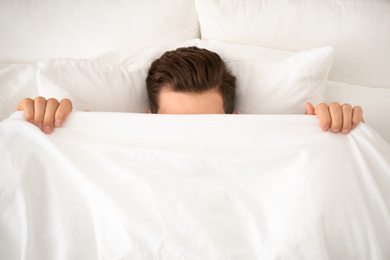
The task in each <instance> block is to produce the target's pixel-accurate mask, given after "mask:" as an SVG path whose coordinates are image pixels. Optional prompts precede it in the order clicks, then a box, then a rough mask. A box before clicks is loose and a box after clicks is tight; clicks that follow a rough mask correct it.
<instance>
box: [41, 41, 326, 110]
mask: <svg viewBox="0 0 390 260" xmlns="http://www.w3.org/2000/svg"><path fill="white" fill-rule="evenodd" d="M192 45H195V46H198V47H201V48H206V49H209V50H211V51H215V52H217V53H218V54H220V56H221V58H222V59H223V60H224V61H225V63H226V65H227V67H228V68H229V70H231V72H232V74H233V75H235V76H236V77H237V92H236V93H237V94H236V109H237V111H238V112H240V113H269V114H281V113H288V114H294V113H299V114H301V113H304V109H305V102H307V101H310V102H312V103H313V104H319V103H321V102H324V101H325V88H326V82H327V76H328V73H329V70H330V67H331V64H332V55H333V50H332V48H331V47H322V48H316V49H311V50H306V51H302V52H299V53H292V52H285V51H279V50H273V49H268V48H262V47H257V46H245V45H235V44H226V43H222V42H218V41H202V40H196V39H195V40H191V41H187V42H184V43H182V44H168V45H161V46H159V47H154V48H151V49H145V50H143V51H137V52H135V51H130V52H127V53H123V52H114V53H108V54H106V55H102V56H100V57H99V58H97V59H94V60H72V59H65V60H64V59H55V60H50V61H42V62H39V63H38V68H39V73H38V77H37V84H38V88H39V94H40V95H42V96H44V97H47V98H50V97H55V98H57V99H62V98H69V99H70V100H72V102H73V105H74V108H75V109H76V110H85V109H87V110H94V111H112V112H146V110H147V109H148V106H149V104H148V99H147V92H146V83H145V79H146V76H147V71H148V69H149V67H150V64H151V63H152V61H153V60H155V59H156V58H158V57H160V56H161V55H162V54H163V53H164V52H165V51H167V50H172V49H176V48H177V47H180V46H192ZM275 104H277V105H275Z"/></svg>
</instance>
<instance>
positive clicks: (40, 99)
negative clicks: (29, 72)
mask: <svg viewBox="0 0 390 260" xmlns="http://www.w3.org/2000/svg"><path fill="white" fill-rule="evenodd" d="M34 103H36V104H40V103H46V99H45V98H44V97H36V98H35V99H34Z"/></svg>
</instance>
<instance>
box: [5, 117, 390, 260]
mask: <svg viewBox="0 0 390 260" xmlns="http://www.w3.org/2000/svg"><path fill="white" fill-rule="evenodd" d="M0 157H1V158H2V159H1V163H0V179H1V182H0V241H2V243H0V259H179V258H184V259H287V258H288V259H388V258H389V257H390V248H389V247H388V241H390V210H389V209H390V147H389V145H387V144H386V142H384V141H383V139H382V137H381V136H380V135H378V134H377V133H376V132H375V131H374V130H373V129H372V128H371V127H370V126H368V125H366V124H361V125H359V126H358V127H357V128H356V129H354V130H353V131H352V132H351V134H350V135H348V136H343V135H340V134H332V133H330V132H323V131H322V130H321V129H320V128H319V126H318V120H317V118H316V117H315V116H303V115H302V116H294V115H289V116H275V115H274V116H267V115H152V114H125V113H97V112H95V113H94V112H90V113H87V112H72V114H71V115H70V116H69V118H68V121H67V122H66V124H65V125H64V126H63V127H62V128H59V129H56V130H55V132H54V133H53V134H51V135H45V134H43V133H42V132H41V131H40V130H39V129H37V128H36V127H35V126H33V125H32V124H30V123H27V122H25V121H24V118H23V114H22V113H21V112H16V113H14V114H13V115H12V117H11V118H10V119H6V120H4V121H3V122H1V123H0Z"/></svg>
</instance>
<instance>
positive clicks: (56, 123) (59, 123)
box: [54, 120, 62, 127]
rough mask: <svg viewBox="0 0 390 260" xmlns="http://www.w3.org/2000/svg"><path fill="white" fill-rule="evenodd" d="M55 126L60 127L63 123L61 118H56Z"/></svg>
mask: <svg viewBox="0 0 390 260" xmlns="http://www.w3.org/2000/svg"><path fill="white" fill-rule="evenodd" d="M54 125H55V127H60V126H61V125H62V122H61V121H60V120H56V121H55V122H54Z"/></svg>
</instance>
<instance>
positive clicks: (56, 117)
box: [16, 97, 73, 134]
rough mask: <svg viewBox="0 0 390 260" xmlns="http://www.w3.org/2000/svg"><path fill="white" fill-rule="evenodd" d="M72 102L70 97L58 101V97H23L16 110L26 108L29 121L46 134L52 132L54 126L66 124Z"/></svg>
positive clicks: (25, 112) (25, 113)
mask: <svg viewBox="0 0 390 260" xmlns="http://www.w3.org/2000/svg"><path fill="white" fill-rule="evenodd" d="M72 108H73V106H72V102H71V101H70V100H69V99H66V98H65V99H63V100H61V102H58V100H57V99H54V98H49V99H48V100H46V99H45V98H43V97H37V98H35V99H34V100H32V99H31V98H25V99H23V100H22V101H21V102H20V103H19V105H18V106H17V108H16V111H21V110H24V115H25V117H26V120H27V121H28V122H31V123H32V124H34V125H36V126H37V127H39V129H41V130H42V131H43V132H44V133H46V134H51V133H52V132H53V130H54V127H60V126H62V125H63V124H64V122H65V120H66V118H67V117H68V115H69V113H70V112H71V111H72Z"/></svg>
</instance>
